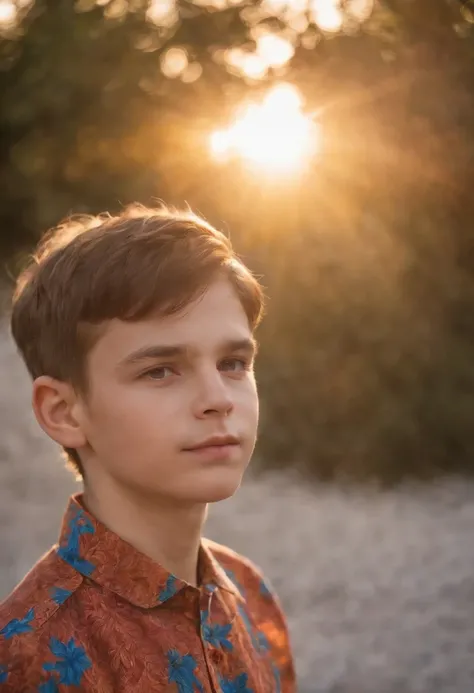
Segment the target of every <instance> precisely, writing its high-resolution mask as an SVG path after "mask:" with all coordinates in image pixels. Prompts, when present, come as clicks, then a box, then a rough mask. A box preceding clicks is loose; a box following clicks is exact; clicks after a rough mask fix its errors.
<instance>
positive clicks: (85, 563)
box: [57, 494, 243, 609]
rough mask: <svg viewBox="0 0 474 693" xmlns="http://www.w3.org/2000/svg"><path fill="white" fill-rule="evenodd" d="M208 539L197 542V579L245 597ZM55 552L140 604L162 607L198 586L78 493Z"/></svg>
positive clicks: (103, 584)
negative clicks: (128, 537)
mask: <svg viewBox="0 0 474 693" xmlns="http://www.w3.org/2000/svg"><path fill="white" fill-rule="evenodd" d="M211 544H212V542H208V541H207V540H206V539H203V540H202V541H201V546H200V552H199V571H200V576H201V584H202V585H203V587H204V588H205V589H207V590H209V591H214V590H215V589H216V588H218V587H220V588H222V589H223V590H226V591H227V592H230V593H231V594H233V595H234V596H235V597H237V599H238V600H239V601H243V597H242V595H241V593H240V592H239V590H238V589H237V587H236V586H235V585H234V583H233V582H232V580H231V579H230V578H229V577H228V575H227V574H226V573H225V571H224V570H223V568H222V566H221V565H220V563H219V562H218V561H217V559H216V558H215V556H214V555H213V553H212V549H211ZM57 553H58V555H59V556H60V557H61V558H62V559H63V560H64V561H66V563H69V565H71V566H72V567H73V568H75V569H76V570H77V571H78V572H79V573H81V574H82V575H83V576H85V577H87V578H89V579H90V580H92V581H93V582H95V583H97V584H99V585H101V586H102V587H104V588H106V589H108V590H111V591H112V592H114V593H115V594H117V595H119V596H120V597H122V598H123V599H126V600H127V601H129V602H131V603H132V604H134V605H135V606H139V607H142V608H146V609H150V608H152V607H156V606H160V605H161V604H164V603H165V602H166V601H167V600H168V599H171V597H173V596H174V595H175V594H177V592H179V591H180V590H182V589H183V588H185V587H189V588H191V589H197V588H195V587H192V586H191V585H189V584H188V583H187V582H185V581H184V580H181V579H180V578H178V577H176V576H174V575H173V574H172V573H170V572H169V571H167V570H166V569H165V568H164V567H163V566H161V565H159V564H158V563H156V562H155V561H154V560H153V559H151V558H149V557H148V556H146V555H145V554H143V553H141V551H138V549H136V548H134V547H133V546H132V545H131V544H129V543H128V542H126V541H125V540H124V539H121V538H120V537H119V536H118V535H117V534H115V533H114V532H112V531H111V530H109V529H108V528H107V527H106V526H105V525H103V524H102V523H101V522H99V521H98V520H97V519H96V518H95V517H94V516H93V515H91V514H90V513H89V512H88V511H87V510H86V508H85V507H84V504H83V498H82V494H77V495H75V496H72V497H71V498H70V500H69V505H68V508H67V510H66V513H65V515H64V519H63V524H62V528H61V533H60V538H59V546H58V548H57Z"/></svg>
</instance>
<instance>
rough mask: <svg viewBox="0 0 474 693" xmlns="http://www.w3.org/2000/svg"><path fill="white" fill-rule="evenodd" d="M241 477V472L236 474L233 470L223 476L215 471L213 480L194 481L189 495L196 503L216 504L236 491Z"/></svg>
mask: <svg viewBox="0 0 474 693" xmlns="http://www.w3.org/2000/svg"><path fill="white" fill-rule="evenodd" d="M206 476H207V475H206ZM242 476H243V474H242V473H241V472H240V473H238V474H237V473H236V471H235V470H233V471H231V472H229V470H227V472H226V473H224V474H223V473H222V472H220V471H217V470H216V471H215V473H214V477H213V478H207V479H200V480H199V481H198V480H196V484H195V485H193V487H192V488H191V489H190V493H189V495H190V497H192V499H193V500H194V501H195V502H196V503H218V502H219V501H223V500H226V499H227V498H230V497H231V496H233V495H234V493H236V491H238V489H239V487H240V484H241V483H242Z"/></svg>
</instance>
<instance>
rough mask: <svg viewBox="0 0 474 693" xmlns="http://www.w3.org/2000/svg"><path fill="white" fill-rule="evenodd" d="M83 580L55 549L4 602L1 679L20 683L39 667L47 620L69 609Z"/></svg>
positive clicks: (0, 617)
mask: <svg viewBox="0 0 474 693" xmlns="http://www.w3.org/2000/svg"><path fill="white" fill-rule="evenodd" d="M81 582H82V576H81V575H80V574H79V573H77V572H76V571H75V570H74V569H73V568H71V566H69V565H68V564H67V563H65V562H64V561H62V560H61V559H60V558H59V557H58V556H57V554H56V551H55V549H51V550H50V551H49V552H48V553H47V554H46V555H45V556H43V558H41V559H40V560H39V561H38V563H36V565H35V566H34V567H33V568H32V569H31V571H30V572H29V573H28V574H27V575H26V577H25V578H24V579H23V580H22V581H21V582H20V583H19V585H18V586H17V587H16V588H15V589H14V590H13V592H12V593H11V594H10V595H9V596H8V597H7V598H6V599H5V600H4V601H3V602H2V603H1V604H0V683H3V684H7V686H8V685H9V684H10V683H11V682H12V680H15V681H16V685H17V686H18V684H19V681H20V679H19V678H18V677H19V676H23V674H24V672H25V671H26V670H29V671H31V672H33V671H34V670H35V669H36V664H37V662H36V660H37V658H38V657H40V658H41V650H42V649H44V647H46V646H47V642H48V637H47V632H46V631H47V628H46V624H47V622H48V621H49V620H50V619H51V617H52V616H53V615H54V614H56V613H57V612H58V611H60V610H64V611H65V612H66V611H67V602H68V600H69V599H70V597H71V595H73V594H74V592H75V591H76V590H77V588H78V587H79V585H80V584H81ZM21 680H22V681H23V679H21ZM22 685H23V684H22ZM6 690H8V689H6ZM12 690H18V688H16V689H12Z"/></svg>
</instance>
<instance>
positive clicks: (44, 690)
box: [38, 679, 59, 693]
mask: <svg viewBox="0 0 474 693" xmlns="http://www.w3.org/2000/svg"><path fill="white" fill-rule="evenodd" d="M38 693H59V688H58V684H57V683H56V680H55V679H49V681H46V683H42V684H40V686H39V688H38Z"/></svg>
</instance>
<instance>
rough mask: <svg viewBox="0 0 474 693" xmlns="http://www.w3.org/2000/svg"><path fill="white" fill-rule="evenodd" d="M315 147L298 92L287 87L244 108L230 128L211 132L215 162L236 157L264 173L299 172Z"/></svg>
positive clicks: (314, 132)
mask: <svg viewBox="0 0 474 693" xmlns="http://www.w3.org/2000/svg"><path fill="white" fill-rule="evenodd" d="M318 144H319V129H318V127H317V124H316V123H315V122H314V121H313V120H312V119H311V118H310V117H308V116H306V115H305V114H304V113H303V111H302V100H301V96H300V94H299V92H298V90H297V89H296V88H295V87H293V86H292V85H290V84H280V85H278V86H276V87H274V88H273V89H271V90H270V91H269V92H268V93H267V95H266V96H265V98H264V99H263V101H261V102H260V103H252V104H247V105H245V106H244V107H243V108H242V109H241V110H240V112H238V113H237V116H236V118H235V120H234V122H233V123H232V124H231V126H230V127H229V128H227V129H225V130H220V131H218V132H214V133H213V134H212V136H211V141H210V145H211V151H212V153H213V155H214V156H215V157H216V158H220V159H228V158H230V157H235V156H237V157H239V158H241V159H243V160H244V161H246V162H248V163H249V164H251V165H253V166H255V167H257V168H259V169H264V170H265V171H267V172H273V173H285V172H292V171H295V170H298V169H300V168H301V167H302V166H303V165H304V163H305V162H306V161H308V159H309V158H310V156H312V155H314V153H315V151H316V150H317V148H318Z"/></svg>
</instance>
